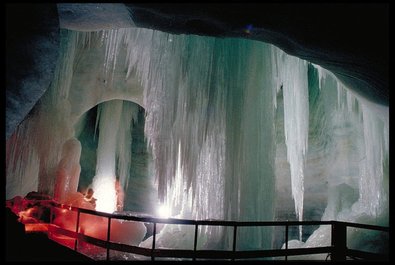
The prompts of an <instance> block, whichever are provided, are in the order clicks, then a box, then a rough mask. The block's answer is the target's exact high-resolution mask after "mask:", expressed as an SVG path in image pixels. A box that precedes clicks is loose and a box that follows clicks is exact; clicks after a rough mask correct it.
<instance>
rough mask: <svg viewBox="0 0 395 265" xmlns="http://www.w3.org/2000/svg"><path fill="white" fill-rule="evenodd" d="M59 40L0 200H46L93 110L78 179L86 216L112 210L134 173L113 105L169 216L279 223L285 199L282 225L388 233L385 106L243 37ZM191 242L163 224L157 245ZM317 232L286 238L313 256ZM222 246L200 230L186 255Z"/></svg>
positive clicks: (13, 142)
mask: <svg viewBox="0 0 395 265" xmlns="http://www.w3.org/2000/svg"><path fill="white" fill-rule="evenodd" d="M61 33H62V34H61V36H62V43H61V48H62V50H61V57H60V58H59V64H58V69H57V71H56V77H55V80H54V82H53V85H52V87H51V88H50V89H48V91H47V92H46V94H45V95H44V97H43V98H42V100H41V101H40V102H39V104H37V106H36V107H35V109H34V111H33V112H32V113H31V114H30V116H29V117H28V118H27V119H26V120H25V121H24V122H23V123H22V124H21V125H20V126H19V127H18V128H17V130H16V132H15V133H14V135H13V136H12V137H10V139H9V140H8V141H7V158H6V161H7V198H10V197H12V196H15V195H18V194H19V195H25V194H26V193H27V192H29V191H31V189H38V190H39V191H42V192H48V193H53V187H54V171H55V168H56V166H57V164H58V163H59V161H60V159H61V148H62V146H63V144H64V143H65V142H66V141H67V140H68V139H70V138H72V137H77V135H76V132H77V131H78V130H76V128H75V126H76V125H77V123H78V122H79V121H80V118H81V116H82V115H83V114H84V113H85V112H86V111H88V110H89V109H90V108H92V107H94V106H96V105H99V104H100V105H99V107H98V109H99V111H98V115H97V117H96V118H97V129H98V130H97V131H98V132H97V134H98V137H99V138H98V139H99V140H98V147H97V151H96V158H97V162H96V173H95V174H96V176H81V177H80V178H87V179H90V180H92V179H93V183H92V185H93V189H94V190H95V196H97V209H98V210H101V211H107V212H112V211H114V210H115V209H116V194H115V193H116V191H115V182H116V181H117V180H118V181H119V183H120V184H121V186H122V187H124V188H125V187H127V185H128V180H129V172H130V168H133V164H131V155H132V154H131V148H130V146H131V144H132V142H131V141H132V140H131V139H132V138H131V133H132V130H133V122H134V121H136V120H137V113H138V109H137V108H136V107H135V106H134V107H133V106H131V105H129V104H127V103H128V102H126V101H134V102H137V103H138V104H140V105H141V106H142V107H144V109H145V127H144V132H145V137H146V139H147V148H148V149H149V150H150V151H151V152H152V159H153V166H154V172H153V174H154V175H155V180H156V182H155V185H156V186H155V189H156V190H157V193H158V198H159V202H158V204H159V203H160V204H165V205H167V206H168V207H170V208H171V212H172V215H173V216H176V217H179V218H191V219H220V220H239V221H272V220H286V219H289V216H291V215H287V216H285V215H283V214H282V213H281V211H280V210H281V209H285V208H286V207H288V205H286V204H282V203H281V202H287V199H288V198H290V199H291V201H292V214H294V215H293V216H294V219H299V220H303V219H309V218H321V219H322V220H347V221H355V222H366V223H372V224H381V225H388V211H389V206H388V204H389V202H388V196H389V193H388V178H389V173H388V163H389V162H388V161H389V136H388V135H389V125H388V124H389V120H388V107H383V106H379V105H376V104H373V103H370V102H369V101H368V100H366V99H363V98H361V97H359V96H358V95H356V94H354V93H352V92H351V91H350V90H349V89H348V88H347V87H345V86H344V85H343V84H341V82H340V81H339V80H338V79H337V78H336V77H335V76H334V75H333V74H331V73H329V72H328V71H326V70H325V69H323V68H321V67H319V66H316V65H312V64H310V63H308V62H306V61H304V60H301V59H298V58H295V57H292V56H289V55H287V54H286V53H284V52H283V51H281V50H279V49H278V48H276V47H275V46H273V45H269V44H266V43H262V42H258V41H252V40H247V39H232V38H228V39H220V38H213V37H202V36H194V35H172V34H168V33H164V32H160V31H154V30H149V29H142V28H130V29H118V30H106V31H98V32H74V31H67V30H62V32H61ZM279 113H280V114H281V115H279ZM80 122H81V121H80ZM81 123H83V122H81ZM43 137H44V138H45V142H46V143H44V142H43ZM92 137H95V136H94V135H92ZM282 147H284V148H282ZM81 163H83V161H81ZM103 183H104V184H103ZM102 184H103V185H102ZM322 187H323V188H322ZM132 188H134V189H136V190H138V189H139V187H138V186H137V185H136V187H132ZM319 188H320V189H321V188H322V189H323V190H324V192H317V190H318V189H319ZM125 190H126V189H125ZM288 191H289V192H288ZM136 194H138V192H136ZM321 201H323V202H324V204H325V206H324V207H322V206H319V205H318V202H321ZM103 202H105V203H106V204H105V205H104V204H102V203H103ZM107 203H108V205H107ZM319 207H321V208H319ZM317 208H319V211H321V214H320V215H319V216H318V217H317V215H314V216H313V215H312V214H311V212H317ZM311 216H313V217H311ZM193 232H194V231H193V229H192V230H191V229H189V228H187V227H185V226H175V225H167V226H165V227H164V228H163V229H162V231H161V232H160V234H158V235H157V246H158V247H161V246H163V247H169V246H172V247H178V248H185V247H188V246H191V244H193V240H192V238H193ZM327 233H328V231H327V230H325V229H321V228H319V229H317V230H316V231H315V232H314V233H313V234H312V235H311V237H310V238H308V237H309V236H310V234H308V235H307V239H306V237H303V236H302V230H301V229H300V230H299V233H298V235H296V237H293V239H295V240H296V239H298V240H299V241H302V240H303V241H305V242H304V243H302V242H300V244H305V245H306V246H307V245H315V246H318V245H325V244H326V243H327V242H326V241H325V240H329V239H328V236H327ZM175 234H177V235H179V236H180V235H181V236H182V238H184V240H181V239H180V238H174V236H173V235H175ZM274 234H275V233H274V231H273V229H272V228H240V229H238V234H237V238H238V246H237V249H238V250H252V249H268V248H269V247H270V246H271V245H272V244H274V242H275V238H274ZM303 238H304V239H303ZM317 238H319V239H317ZM322 238H324V240H323V239H322ZM150 240H152V239H150V238H148V239H147V240H146V241H144V242H142V244H141V245H142V246H144V245H146V246H148V247H150ZM320 240H321V241H320ZM280 243H283V242H280ZM298 244H299V243H298ZM231 247H232V231H231V230H228V229H225V228H220V227H216V226H202V227H200V230H199V240H198V248H199V249H212V248H216V249H231Z"/></svg>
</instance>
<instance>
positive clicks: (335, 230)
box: [50, 202, 389, 260]
mask: <svg viewBox="0 0 395 265" xmlns="http://www.w3.org/2000/svg"><path fill="white" fill-rule="evenodd" d="M52 206H53V207H56V208H61V209H68V210H71V211H76V212H77V222H76V223H77V225H76V231H75V232H73V231H70V230H65V229H63V228H60V227H59V228H58V230H59V231H60V232H61V233H63V234H65V233H66V234H69V236H71V237H73V238H75V239H76V242H75V247H74V248H75V250H77V240H88V241H91V243H93V244H95V245H98V246H102V245H103V244H104V245H105V247H106V249H107V260H108V259H109V250H110V249H112V250H119V249H125V250H126V252H129V253H135V254H139V253H138V252H142V253H145V254H143V255H146V256H151V259H152V260H154V259H155V257H185V258H191V257H192V258H193V259H194V260H195V259H196V258H223V257H227V258H228V259H230V258H231V259H232V260H234V259H235V258H238V259H240V258H254V257H275V256H284V257H285V259H286V260H287V258H288V256H291V255H306V254H320V253H328V252H329V253H331V254H332V258H333V259H334V260H345V257H346V255H347V253H351V252H349V251H351V249H348V248H347V246H346V237H347V235H346V234H347V233H346V228H347V227H356V228H363V229H370V230H378V231H383V232H389V227H383V226H377V225H368V224H359V223H351V222H343V221H333V220H331V221H220V220H188V219H175V218H156V217H139V216H131V215H124V214H112V213H104V212H98V211H95V210H89V209H84V208H78V207H74V206H68V205H64V204H60V203H56V202H54V203H53V204H52ZM52 211H53V210H52V207H51V220H52ZM81 213H85V214H90V215H95V216H102V217H107V218H108V227H107V241H105V240H100V239H96V238H94V237H90V236H87V235H83V234H80V233H79V219H80V214H81ZM112 219H122V220H127V221H136V222H144V223H153V225H154V231H153V240H152V248H151V249H149V248H141V247H136V246H129V245H123V244H118V243H114V242H111V240H110V231H111V220H112ZM50 223H52V221H50ZM157 223H162V224H183V225H195V236H194V239H193V240H194V248H193V250H180V249H156V248H155V241H156V224H157ZM199 225H209V226H231V227H233V247H232V250H226V251H225V250H221V251H219V250H218V251H214V250H197V249H196V244H197V236H198V235H197V234H198V233H197V229H198V226H199ZM300 225H331V227H332V233H331V238H332V240H331V244H330V246H326V247H315V248H309V250H306V248H292V249H289V248H288V239H289V238H288V231H289V229H288V228H289V226H300ZM239 226H255V227H257V226H285V249H270V250H252V251H237V250H236V235H237V227H239ZM103 242H104V243H103ZM148 251H149V253H148ZM191 253H192V254H191ZM210 253H211V254H210ZM353 253H354V254H355V253H356V254H358V255H359V252H358V251H355V252H353ZM361 253H366V254H368V255H367V257H375V255H377V256H380V255H381V254H374V253H369V252H361ZM171 254H172V255H173V256H169V255H171ZM370 254H372V255H370ZM174 255H176V256H174ZM262 255H263V256H262ZM369 255H370V256H369ZM384 256H385V255H384Z"/></svg>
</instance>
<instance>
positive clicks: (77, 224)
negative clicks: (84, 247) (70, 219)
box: [74, 208, 80, 251]
mask: <svg viewBox="0 0 395 265" xmlns="http://www.w3.org/2000/svg"><path fill="white" fill-rule="evenodd" d="M79 226H80V208H77V222H76V225H75V233H76V234H77V235H76V236H77V238H76V239H75V242H74V251H77V242H78V230H79V229H78V228H79Z"/></svg>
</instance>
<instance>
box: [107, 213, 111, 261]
mask: <svg viewBox="0 0 395 265" xmlns="http://www.w3.org/2000/svg"><path fill="white" fill-rule="evenodd" d="M110 238H111V217H108V226H107V244H106V247H107V256H106V259H107V260H110Z"/></svg>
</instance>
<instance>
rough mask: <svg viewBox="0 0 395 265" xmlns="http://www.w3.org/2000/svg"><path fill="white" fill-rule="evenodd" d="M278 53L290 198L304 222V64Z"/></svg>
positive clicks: (306, 112)
mask: <svg viewBox="0 0 395 265" xmlns="http://www.w3.org/2000/svg"><path fill="white" fill-rule="evenodd" d="M277 54H278V61H279V64H280V66H279V71H280V76H281V77H280V78H281V80H282V84H283V96H284V130H285V143H286V145H287V159H288V162H289V164H290V169H291V182H292V197H293V199H294V201H295V212H296V216H297V218H298V219H299V220H303V198H304V183H303V182H304V164H305V155H306V151H307V145H308V128H309V101H308V100H309V96H308V84H307V65H306V62H304V61H302V60H300V59H298V58H296V57H292V56H287V55H286V54H285V53H283V52H282V51H280V50H278V53H277ZM300 240H302V229H301V227H300Z"/></svg>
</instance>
